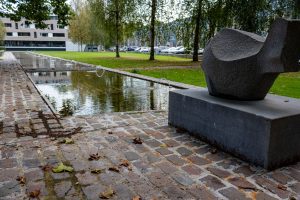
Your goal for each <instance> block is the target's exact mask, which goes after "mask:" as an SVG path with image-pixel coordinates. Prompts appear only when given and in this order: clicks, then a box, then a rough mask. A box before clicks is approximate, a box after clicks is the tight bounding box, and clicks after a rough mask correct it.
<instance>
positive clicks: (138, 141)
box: [133, 137, 143, 144]
mask: <svg viewBox="0 0 300 200" xmlns="http://www.w3.org/2000/svg"><path fill="white" fill-rule="evenodd" d="M133 144H143V141H142V139H141V138H140V137H138V138H134V139H133Z"/></svg>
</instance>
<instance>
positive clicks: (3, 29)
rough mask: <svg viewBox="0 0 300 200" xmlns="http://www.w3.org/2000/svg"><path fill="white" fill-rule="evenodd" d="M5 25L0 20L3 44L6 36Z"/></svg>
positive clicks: (0, 37)
mask: <svg viewBox="0 0 300 200" xmlns="http://www.w3.org/2000/svg"><path fill="white" fill-rule="evenodd" d="M5 32H6V31H5V27H4V25H3V23H2V22H1V21H0V45H1V44H2V41H3V39H4V36H5Z"/></svg>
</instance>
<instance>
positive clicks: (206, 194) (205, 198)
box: [187, 185, 218, 200]
mask: <svg viewBox="0 0 300 200" xmlns="http://www.w3.org/2000/svg"><path fill="white" fill-rule="evenodd" d="M187 191H188V192H189V193H191V194H192V195H193V196H194V197H196V198H197V199H198V200H217V199H218V198H217V197H216V196H215V195H213V194H212V193H211V192H210V191H209V190H208V189H207V188H205V187H201V186H198V185H197V186H193V187H191V188H188V190H187Z"/></svg>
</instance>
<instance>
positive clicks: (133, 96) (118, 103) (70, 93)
mask: <svg viewBox="0 0 300 200" xmlns="http://www.w3.org/2000/svg"><path fill="white" fill-rule="evenodd" d="M15 55H16V56H17V57H18V59H19V60H20V63H21V64H22V65H23V67H24V65H25V66H26V67H25V69H27V70H28V69H32V68H34V69H36V70H35V71H34V72H28V74H29V75H30V76H31V78H32V80H33V81H34V82H35V84H36V86H37V88H38V89H39V90H40V92H41V93H42V94H43V95H45V96H46V97H47V98H48V99H49V101H50V102H51V104H52V105H53V107H54V108H55V109H56V110H57V111H59V112H60V113H61V114H62V115H70V114H73V115H90V114H98V113H108V112H126V111H146V110H166V109H167V106H168V98H169V90H171V89H172V88H169V87H168V86H165V85H161V84H157V83H153V82H149V81H144V80H141V79H137V78H132V77H128V76H124V75H120V74H116V73H111V72H107V71H102V70H99V71H97V72H96V71H68V70H66V71H56V69H60V70H62V69H65V66H66V64H67V63H68V62H65V61H58V60H56V59H47V58H45V57H36V56H33V55H31V54H26V53H15ZM51 60H52V61H51ZM71 64H72V66H73V67H74V65H73V63H71ZM61 65H63V67H61ZM50 67H51V68H53V70H55V71H45V70H44V69H49V68H50ZM83 67H85V66H83ZM39 69H41V70H40V71H39ZM29 71H30V70H29Z"/></svg>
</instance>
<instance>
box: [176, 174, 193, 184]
mask: <svg viewBox="0 0 300 200" xmlns="http://www.w3.org/2000/svg"><path fill="white" fill-rule="evenodd" d="M172 178H173V179H174V180H175V181H176V182H177V183H179V184H181V185H184V186H189V185H192V184H193V183H194V181H193V179H191V178H190V177H189V176H188V175H186V174H184V173H180V172H177V173H174V174H173V175H172Z"/></svg>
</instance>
